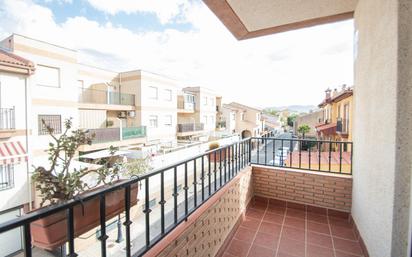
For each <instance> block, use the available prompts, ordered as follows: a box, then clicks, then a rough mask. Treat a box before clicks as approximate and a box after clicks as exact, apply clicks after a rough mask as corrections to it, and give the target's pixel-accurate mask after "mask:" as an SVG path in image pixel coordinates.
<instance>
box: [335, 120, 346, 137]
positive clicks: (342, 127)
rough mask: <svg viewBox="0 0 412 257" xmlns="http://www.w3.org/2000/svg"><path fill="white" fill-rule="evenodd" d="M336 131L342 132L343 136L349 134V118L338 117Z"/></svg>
mask: <svg viewBox="0 0 412 257" xmlns="http://www.w3.org/2000/svg"><path fill="white" fill-rule="evenodd" d="M336 133H338V134H340V135H341V136H342V137H343V138H348V136H349V119H342V118H338V119H337V122H336Z"/></svg>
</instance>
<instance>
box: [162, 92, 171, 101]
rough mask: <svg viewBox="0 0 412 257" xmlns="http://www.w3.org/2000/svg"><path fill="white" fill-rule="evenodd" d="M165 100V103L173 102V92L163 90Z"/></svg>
mask: <svg viewBox="0 0 412 257" xmlns="http://www.w3.org/2000/svg"><path fill="white" fill-rule="evenodd" d="M163 100H165V101H169V102H170V101H172V90H170V89H164V90H163Z"/></svg>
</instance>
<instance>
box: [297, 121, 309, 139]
mask: <svg viewBox="0 0 412 257" xmlns="http://www.w3.org/2000/svg"><path fill="white" fill-rule="evenodd" d="M309 131H310V127H309V125H307V124H302V125H300V126H299V127H298V132H299V133H300V134H302V138H305V134H307V133H309Z"/></svg>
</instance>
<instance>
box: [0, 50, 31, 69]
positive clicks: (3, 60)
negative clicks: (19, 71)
mask: <svg viewBox="0 0 412 257" xmlns="http://www.w3.org/2000/svg"><path fill="white" fill-rule="evenodd" d="M0 64H5V65H11V66H17V67H20V68H26V69H31V70H34V64H33V63H32V62H31V61H29V60H26V59H24V58H23V57H20V56H18V55H15V54H12V53H9V52H7V51H4V50H2V49H0Z"/></svg>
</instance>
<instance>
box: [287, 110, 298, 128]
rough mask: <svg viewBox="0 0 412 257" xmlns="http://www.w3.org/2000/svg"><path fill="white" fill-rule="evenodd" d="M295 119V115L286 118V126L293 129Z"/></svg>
mask: <svg viewBox="0 0 412 257" xmlns="http://www.w3.org/2000/svg"><path fill="white" fill-rule="evenodd" d="M297 117H298V115H297V114H296V113H293V114H291V115H289V116H288V119H287V124H288V126H289V127H293V123H294V122H295V120H296V118H297Z"/></svg>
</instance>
